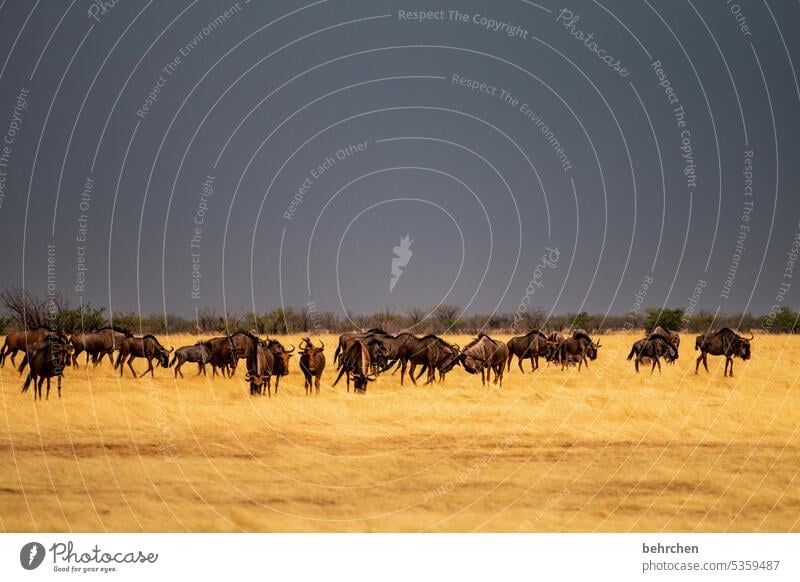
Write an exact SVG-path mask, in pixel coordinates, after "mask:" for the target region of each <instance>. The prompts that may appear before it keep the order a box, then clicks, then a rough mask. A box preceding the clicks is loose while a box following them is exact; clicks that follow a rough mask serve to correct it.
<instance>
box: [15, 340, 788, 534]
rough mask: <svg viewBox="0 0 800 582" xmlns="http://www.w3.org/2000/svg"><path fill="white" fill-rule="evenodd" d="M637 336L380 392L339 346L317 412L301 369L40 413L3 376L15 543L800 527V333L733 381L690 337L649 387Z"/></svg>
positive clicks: (136, 388) (125, 385)
mask: <svg viewBox="0 0 800 582" xmlns="http://www.w3.org/2000/svg"><path fill="white" fill-rule="evenodd" d="M637 337H638V336H635V335H609V336H604V337H602V338H601V339H602V344H603V347H602V348H601V349H600V355H599V358H598V360H597V361H596V362H593V363H592V365H591V368H590V369H589V370H583V371H581V372H578V371H577V369H575V368H572V369H570V370H568V371H565V372H561V371H560V370H558V369H556V368H554V367H549V368H548V367H546V366H545V367H543V368H540V369H539V370H538V371H537V372H535V373H533V374H531V373H530V372H529V371H528V370H529V369H530V368H529V367H528V363H527V362H526V364H525V366H526V373H525V374H524V375H523V374H521V373H520V372H519V369H518V368H517V365H516V362H515V363H514V365H513V367H512V369H511V372H510V373H508V374H507V375H506V378H505V380H504V382H503V387H502V388H499V387H497V386H487V387H482V386H481V381H480V378H479V377H475V376H470V375H468V374H466V373H465V372H464V370H463V369H461V368H457V369H455V370H454V371H453V372H452V373H451V374H449V376H448V378H447V381H446V384H444V385H441V384H436V385H432V386H422V385H420V386H419V387H416V388H415V387H413V386H411V385H409V383H408V382H406V385H405V386H403V387H401V386H400V383H399V374H398V375H397V376H391V375H383V376H381V377H380V378H379V380H378V381H377V382H376V383H372V384H370V386H369V391H368V393H367V394H366V395H365V396H356V395H354V394H353V393H352V392H351V393H347V392H346V390H345V386H344V381H342V382H341V383H340V384H339V385H338V386H337V387H335V388H332V387H331V386H330V383H331V382H332V381H333V378H334V376H333V370H332V366H331V365H330V362H331V360H332V356H333V346H335V338H332V337H325V338H324V339H325V343H326V345H327V346H329V347H328V349H326V355H327V357H328V361H329V368H328V370H327V371H326V374H325V376H324V378H323V384H324V385H323V387H322V390H321V394H320V395H319V396H313V397H306V396H305V394H304V390H303V382H302V375H301V374H300V372H299V369H298V368H297V356H295V357H293V358H292V373H291V374H290V375H289V376H288V377H286V378H283V380H282V381H281V386H280V393H279V394H278V396H277V397H275V396H274V395H273V397H272V399H267V398H266V397H263V398H250V397H249V396H248V387H247V385H246V384H245V382H244V371H243V366H240V368H239V371H238V373H237V377H235V378H233V379H220V378H216V379H214V380H212V379H211V377H210V376H209V377H208V378H204V377H202V376H199V377H197V376H195V375H194V374H195V369H192V367H191V365H186V366H185V367H184V373H185V374H186V378H185V379H183V380H182V379H178V380H177V381H175V380H174V379H173V374H172V370H164V369H162V368H157V369H156V373H155V379H154V380H152V379H150V378H149V377H148V378H145V379H138V380H134V379H132V378H131V377H130V376H129V375H128V371H127V370H126V376H125V378H124V379H122V380H119V377H118V376H117V375H116V374H115V373H114V371H113V370H112V367H111V366H110V365H109V364H108V363H107V362H104V363H103V364H102V365H101V367H99V368H97V369H89V370H86V369H85V368H83V367H82V368H81V369H80V370H70V371H69V372H68V373H67V376H66V377H65V379H64V394H63V397H62V398H61V400H59V399H58V398H57V397H56V396H55V394H54V393H53V392H51V395H50V400H49V401H46V402H40V403H36V404H34V402H33V399H32V395H31V393H27V394H24V395H22V394H20V387H21V384H22V380H21V379H20V378H19V377H18V376H17V373H16V372H15V371H14V370H13V368H12V367H11V366H10V363H9V362H7V363H6V367H5V368H4V369H3V370H2V372H1V373H0V531H3V530H5V531H106V530H108V531H140V530H146V531H397V530H400V531H631V530H633V531H662V530H689V531H692V530H696V531H800V478H798V472H800V389H798V372H800V368H799V367H798V365H797V364H798V356H797V354H798V352H800V338H797V337H787V336H769V337H763V336H758V337H756V339H755V340H754V342H753V359H752V360H750V361H749V362H742V361H741V360H736V365H735V374H736V376H735V377H734V378H732V379H724V378H723V377H722V365H723V359H722V358H709V361H710V362H712V363H713V366H711V374H706V373H705V372H704V371H702V368H701V372H700V374H699V375H697V376H696V375H695V374H694V358H695V354H696V353H695V352H694V350H693V347H694V338H693V337H689V336H683V338H682V345H681V358H680V359H679V360H678V362H677V363H676V364H675V365H674V366H664V371H663V373H662V374H661V375H659V374H658V372H656V374H655V375H652V376H651V375H650V374H649V372H647V371H645V372H644V373H641V374H639V375H637V374H635V373H634V370H633V365H632V363H631V362H628V361H626V360H625V356H626V355H627V353H628V349H629V347H630V344H631V343H632V342H633V341H634V340H635V339H637ZM281 339H287V338H281ZM450 339H453V340H454V341H456V342H457V343H459V344H460V345H464V344H465V343H466V341H467V338H465V337H457V338H450ZM503 339H507V338H503ZM287 341H288V342H289V343H292V342H293V343H295V344H297V343H298V338H297V337H294V338H288V339H287ZM164 343H165V344H167V345H172V346H176V347H177V346H181V345H185V344H190V343H194V338H193V337H190V336H172V337H170V338H164ZM17 362H18V363H19V358H18V359H17ZM81 364H82V365H83V362H81ZM134 367H136V369H137V370H139V371H142V370H144V368H145V365H144V362H143V361H141V360H139V361H137V362H136V363H134Z"/></svg>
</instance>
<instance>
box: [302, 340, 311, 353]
mask: <svg viewBox="0 0 800 582" xmlns="http://www.w3.org/2000/svg"><path fill="white" fill-rule="evenodd" d="M303 344H305V345H306V346H311V341H310V340H309V339H308V338H307V337H304V338H303V339H301V340H300V349H301V350H304V349H306V348H304V347H303Z"/></svg>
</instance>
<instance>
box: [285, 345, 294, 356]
mask: <svg viewBox="0 0 800 582" xmlns="http://www.w3.org/2000/svg"><path fill="white" fill-rule="evenodd" d="M289 345H290V346H292V349H291V350H286V353H287V354H291V353H292V352H293V351H294V350H295V347H294V344H289Z"/></svg>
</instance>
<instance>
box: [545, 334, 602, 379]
mask: <svg viewBox="0 0 800 582" xmlns="http://www.w3.org/2000/svg"><path fill="white" fill-rule="evenodd" d="M600 347H601V346H600V344H599V343H598V344H595V343H594V342H593V341H592V338H591V337H589V334H588V333H586V331H584V330H582V329H578V330H576V331H575V332H574V333H573V334H572V337H570V338H567V339H565V340H564V341H562V342H560V343H559V344H558V347H557V348H556V351H555V355H554V359H555V361H557V362H561V369H562V370H563V369H564V368H565V367H566V366H567V364H568V363H569V360H570V358H576V359H577V360H578V370H580V369H581V366H582V365H584V364H585V365H586V367H589V360H594V359H597V350H598V348H600Z"/></svg>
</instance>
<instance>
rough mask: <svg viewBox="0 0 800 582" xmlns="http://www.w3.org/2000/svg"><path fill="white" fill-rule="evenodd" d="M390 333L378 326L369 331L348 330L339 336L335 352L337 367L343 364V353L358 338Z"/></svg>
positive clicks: (334, 359)
mask: <svg viewBox="0 0 800 582" xmlns="http://www.w3.org/2000/svg"><path fill="white" fill-rule="evenodd" d="M388 335H389V334H388V333H386V332H385V331H383V330H382V329H380V328H378V327H373V328H372V329H368V330H367V331H346V332H344V333H343V334H342V335H340V336H339V344H338V345H337V346H336V351H335V352H334V353H333V362H334V364H335V365H336V368H337V369H338V368H341V366H342V361H341V360H342V353H343V352H344V351H345V350H346V349H347V348H348V347H349V346H350V345H352V343H353V342H354V341H355V340H357V339H364V338H368V337H372V336H384V337H385V336H388Z"/></svg>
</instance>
